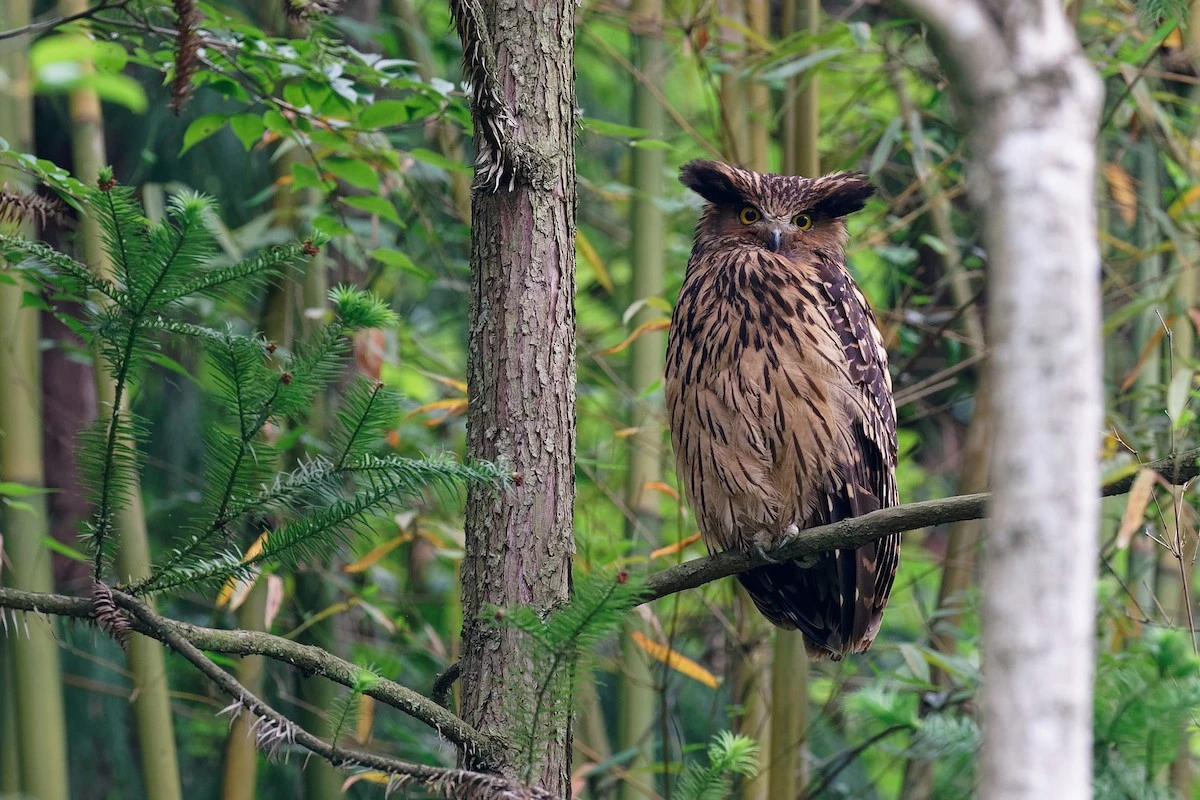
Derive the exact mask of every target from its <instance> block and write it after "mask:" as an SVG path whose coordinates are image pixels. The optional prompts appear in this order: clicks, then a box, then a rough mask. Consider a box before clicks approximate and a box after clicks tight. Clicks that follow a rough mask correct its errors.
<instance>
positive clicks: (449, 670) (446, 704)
mask: <svg viewBox="0 0 1200 800" xmlns="http://www.w3.org/2000/svg"><path fill="white" fill-rule="evenodd" d="M461 676H462V662H461V661H455V662H454V663H453V664H451V665H450V666H448V667H446V669H445V670H444V671H443V672H442V673H441V674H440V675H438V676H437V677H436V678H434V679H433V690H432V691H431V692H430V693H429V697H430V699H431V700H433V702H435V703H437V704H438V705H439V706H441V707H442V708H450V690H451V689H452V688H454V682H455V681H456V680H458V679H459V677H461Z"/></svg>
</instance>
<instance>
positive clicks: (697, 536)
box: [650, 531, 700, 559]
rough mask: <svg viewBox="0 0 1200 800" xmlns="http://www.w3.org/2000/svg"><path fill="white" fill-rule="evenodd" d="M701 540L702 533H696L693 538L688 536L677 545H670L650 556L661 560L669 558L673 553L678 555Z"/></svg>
mask: <svg viewBox="0 0 1200 800" xmlns="http://www.w3.org/2000/svg"><path fill="white" fill-rule="evenodd" d="M699 540H700V531H696V532H695V533H693V534H692V535H691V536H688V537H687V538H685V539H680V540H679V541H678V542H676V543H675V544H669V545H667V546H666V547H660V548H658V549H657V550H655V551H654V552H652V553H651V554H650V558H651V559H655V558H660V557H662V556H669V555H671V554H672V553H678V552H679V551H680V550H682V549H683V548H685V547H687V546H688V545H689V544H691V543H692V542H697V541H699Z"/></svg>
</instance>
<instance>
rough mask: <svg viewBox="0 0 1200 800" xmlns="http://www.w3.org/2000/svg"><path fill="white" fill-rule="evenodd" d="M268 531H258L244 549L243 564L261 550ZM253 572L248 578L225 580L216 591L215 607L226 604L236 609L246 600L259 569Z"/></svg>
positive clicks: (256, 578)
mask: <svg viewBox="0 0 1200 800" xmlns="http://www.w3.org/2000/svg"><path fill="white" fill-rule="evenodd" d="M269 533H270V531H263V532H262V533H260V534H259V535H258V538H257V539H255V540H254V542H253V543H252V544H251V545H250V547H248V548H247V549H246V554H245V555H244V556H242V563H243V564H244V563H246V562H247V561H249V560H250V559H252V558H254V557H255V556H256V555H258V554H259V553H261V552H262V549H263V545H264V544H265V543H266V541H267V534H269ZM253 572H254V576H253V577H252V578H250V579H248V580H243V579H241V578H230V579H229V580H227V581H225V585H224V586H222V587H221V591H220V592H218V593H217V608H223V607H224V606H226V605H228V606H229V610H230V611H237V610H238V608H239V607H240V606H241V605H242V603H244V602H246V596H247V595H249V594H250V590H251V589H253V588H254V583H255V581H257V580H258V575H259V570H254V571H253Z"/></svg>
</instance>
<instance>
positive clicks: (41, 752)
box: [0, 0, 69, 800]
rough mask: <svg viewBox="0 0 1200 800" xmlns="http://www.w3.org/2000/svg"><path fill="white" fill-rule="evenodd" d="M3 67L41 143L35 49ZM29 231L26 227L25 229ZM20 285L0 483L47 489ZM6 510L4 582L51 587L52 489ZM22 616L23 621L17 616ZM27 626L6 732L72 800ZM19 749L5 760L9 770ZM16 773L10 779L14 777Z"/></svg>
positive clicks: (21, 128) (5, 330) (6, 12)
mask: <svg viewBox="0 0 1200 800" xmlns="http://www.w3.org/2000/svg"><path fill="white" fill-rule="evenodd" d="M29 19H30V4H29V2H27V0H17V1H16V2H8V3H5V4H3V5H0V29H6V28H18V27H21V26H22V25H26V24H28V23H29ZM0 72H2V73H4V74H6V75H7V76H8V79H9V83H8V87H7V88H6V89H5V90H3V91H0V137H2V138H4V139H5V140H6V141H7V142H8V143H9V145H10V146H11V147H12V149H13V150H15V151H17V152H30V151H31V150H32V149H33V102H32V98H31V96H30V94H29V87H30V80H29V62H28V55H27V51H26V50H24V49H22V48H19V47H13V46H9V47H6V48H0ZM5 181H8V182H9V184H10V187H11V186H15V187H16V188H18V189H19V190H22V191H32V186H30V185H29V181H28V180H27V179H26V178H25V176H23V175H21V174H20V173H17V172H15V171H11V170H3V171H2V174H0V183H4V182H5ZM14 227H15V226H13V225H12V224H11V223H8V222H5V223H0V230H3V232H4V233H13V232H14V230H13V228H14ZM25 232H26V233H28V231H25ZM25 288H26V287H25V286H23V285H22V284H21V283H19V282H18V283H16V284H14V285H0V387H2V388H0V481H12V482H14V483H19V484H23V485H25V486H30V487H33V488H38V489H40V488H41V487H42V486H43V485H44V473H43V464H42V394H41V357H40V353H39V350H38V312H37V309H34V308H22V302H21V301H22V294H23V291H24V290H25ZM21 500H22V501H23V505H22V504H16V503H10V504H7V505H6V506H4V507H3V510H2V513H0V531H3V537H4V539H3V550H4V569H3V575H2V576H0V578H2V580H3V583H4V584H5V585H7V586H12V587H14V588H17V589H28V590H31V591H49V590H50V588H51V576H50V551H49V550H47V549H46V547H45V545H43V544H42V539H43V537H45V536H46V535H47V532H48V528H47V519H46V499H45V495H33V496H30V497H25V498H21ZM13 621H14V622H16V620H13ZM25 622H26V620H21V621H20V622H19V623H18V625H19V626H20V629H19V630H17V631H13V632H12V633H11V634H9V635H5V637H4V638H5V639H6V641H5V653H6V663H7V666H8V667H9V668H10V669H11V680H12V694H11V695H10V697H11V699H12V706H13V707H14V708H15V713H14V714H12V716H11V717H9V719H10V720H11V721H15V723H16V727H15V728H14V729H10V730H8V731H7V732H6V737H5V738H6V740H7V741H9V742H13V741H15V744H16V751H17V755H18V758H17V761H18V763H19V772H20V781H19V786H20V789H21V791H22V792H23V793H24V794H25V795H28V796H31V797H37V798H39V800H60V798H61V800H66V798H67V796H68V795H69V787H68V781H67V775H68V767H67V752H66V751H67V742H66V730H65V726H64V721H63V698H62V683H61V679H60V667H59V654H58V643H57V642H56V641H55V634H54V630H53V628H52V627H51V626H50V624H48V622H47V621H46V620H45V619H44V618H40V617H39V618H34V619H29V620H28V625H29V627H28V633H26V629H25V628H24V624H25ZM11 755H12V752H11V748H9V752H8V754H7V755H6V757H5V765H6V769H11V766H12V765H11V761H12V759H11ZM11 783H12V781H11V778H7V779H5V784H6V785H8V784H11Z"/></svg>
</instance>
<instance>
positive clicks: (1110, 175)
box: [1104, 164, 1137, 225]
mask: <svg viewBox="0 0 1200 800" xmlns="http://www.w3.org/2000/svg"><path fill="white" fill-rule="evenodd" d="M1104 177H1105V178H1106V179H1107V180H1108V191H1109V194H1111V195H1112V199H1113V202H1115V203H1116V204H1117V210H1118V211H1119V212H1120V214H1121V219H1122V221H1124V223H1125V224H1126V225H1132V224H1133V223H1134V222H1135V221H1137V192H1135V191H1134V189H1133V178H1131V177H1129V173H1128V172H1126V171H1125V168H1124V167H1122V166H1121V165H1120V164H1105V165H1104Z"/></svg>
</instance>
